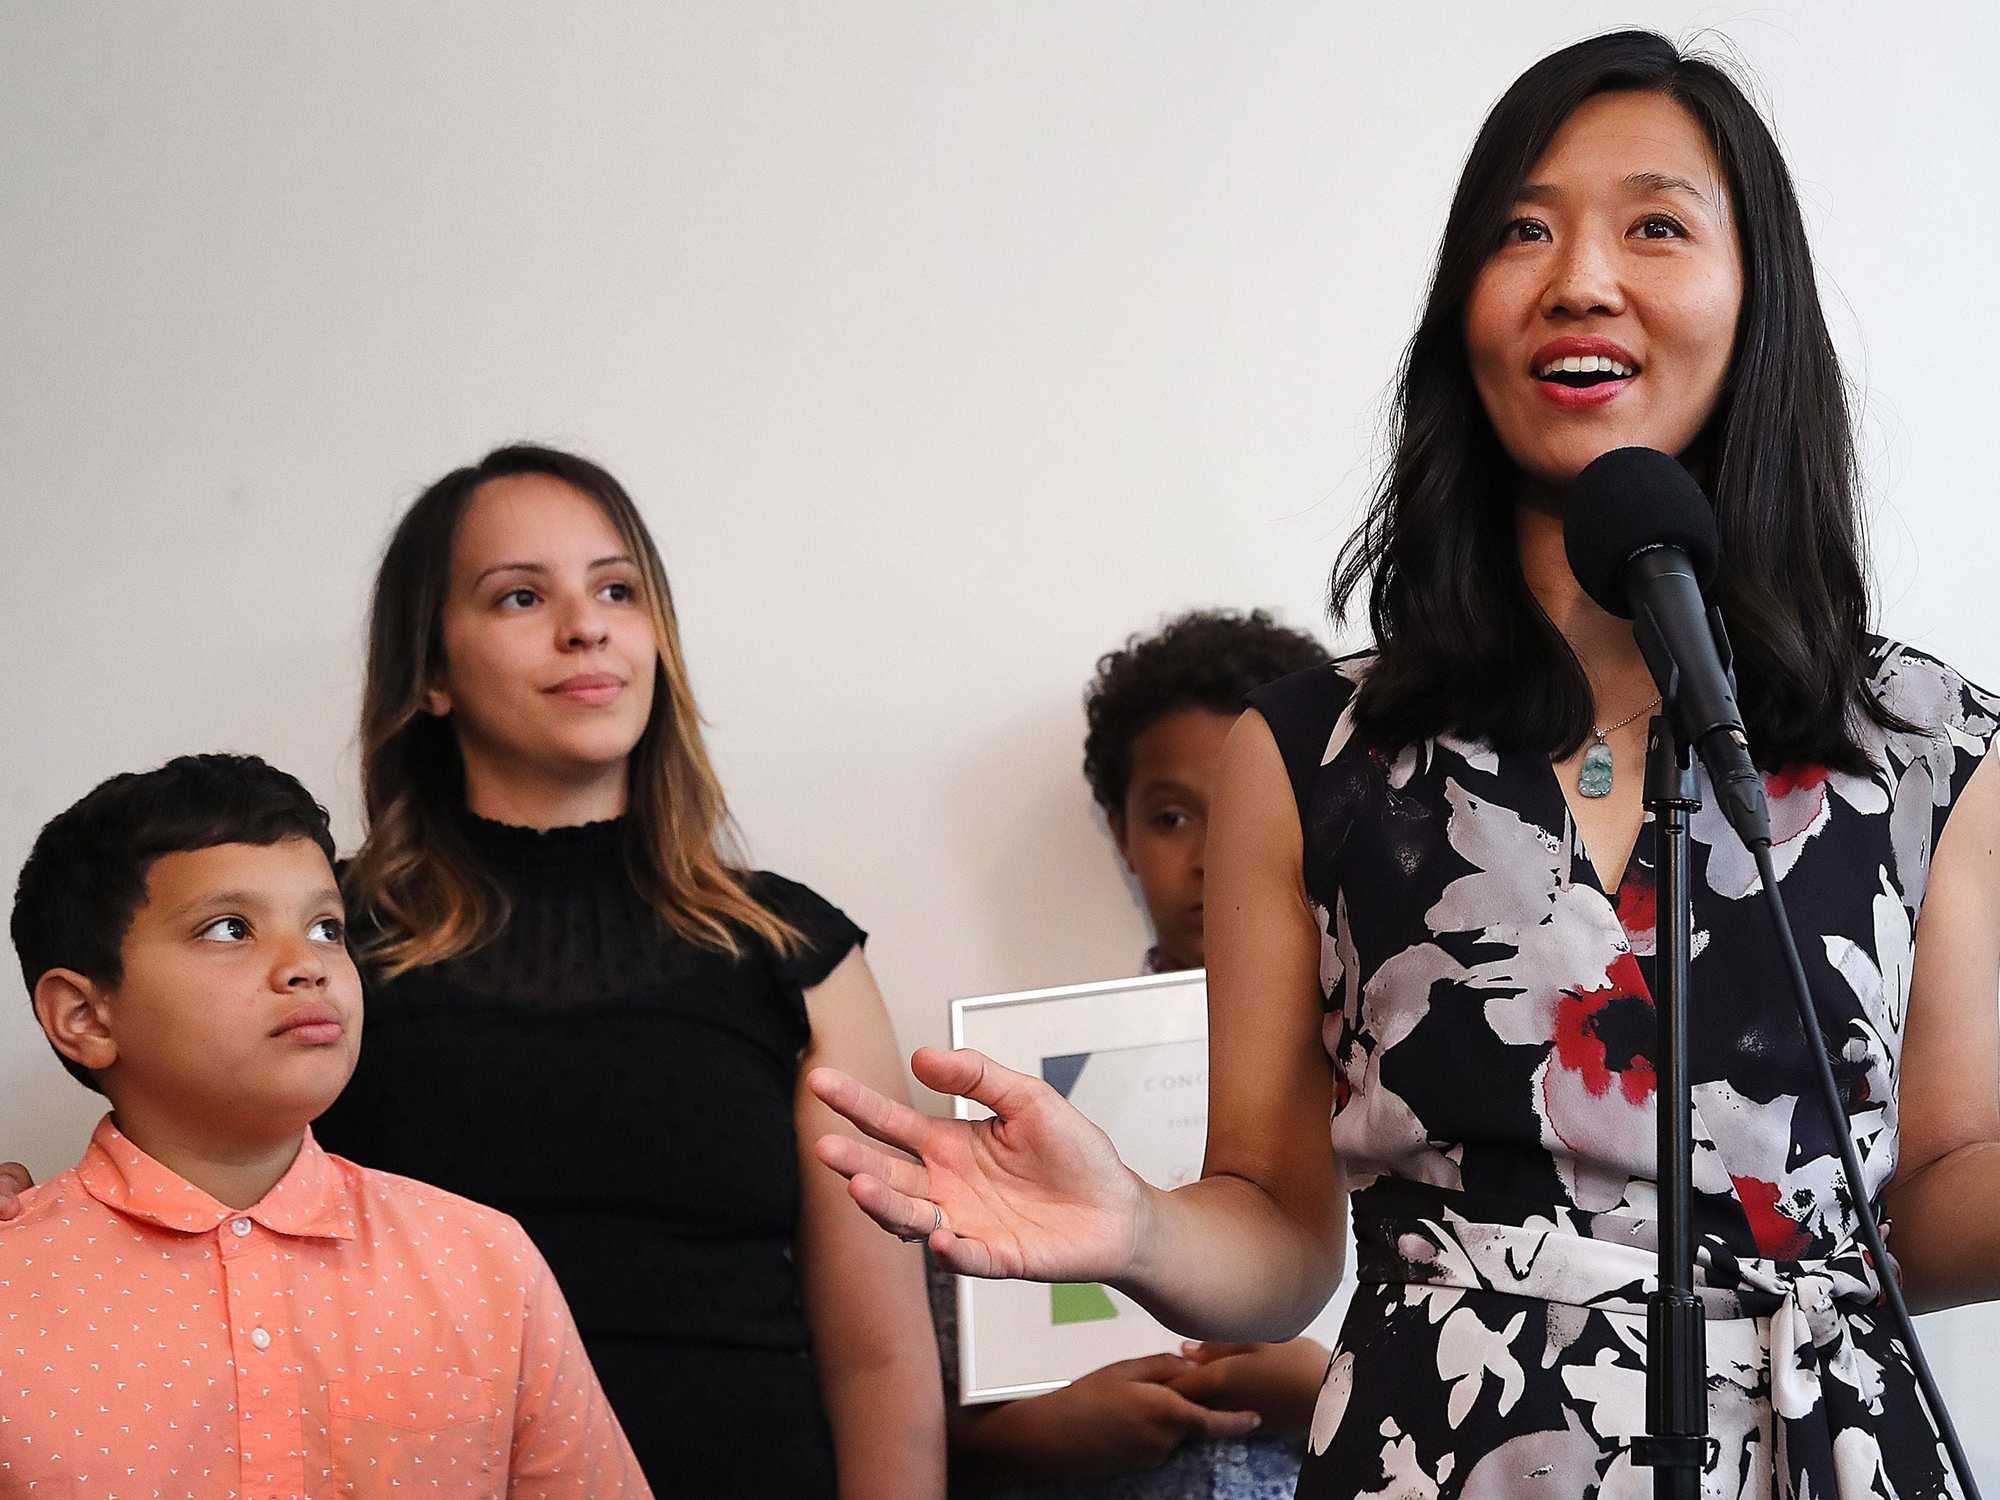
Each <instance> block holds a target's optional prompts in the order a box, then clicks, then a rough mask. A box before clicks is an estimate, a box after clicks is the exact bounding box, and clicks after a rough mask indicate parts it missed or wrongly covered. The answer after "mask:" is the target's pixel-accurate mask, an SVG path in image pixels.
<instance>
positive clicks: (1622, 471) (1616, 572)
mask: <svg viewBox="0 0 2000 1500" xmlns="http://www.w3.org/2000/svg"><path fill="white" fill-rule="evenodd" d="M1648 547H1677V548H1679V549H1680V550H1681V551H1682V552H1685V553H1686V554H1687V555H1688V560H1689V561H1690V562H1692V563H1693V564H1694V571H1695V579H1696V581H1697V582H1699V583H1700V584H1701V586H1702V588H1703V589H1704V590H1706V589H1707V588H1708V585H1709V583H1710V581H1711V580H1712V579H1713V578H1714V577H1715V559H1716V555H1717V554H1718V553H1719V552H1720V551H1721V550H1722V541H1721V537H1720V536H1719V535H1718V534H1717V532H1716V528H1715V508H1714V507H1713V506H1712V505H1710V504H1709V503H1708V496H1707V495H1705V494H1703V493H1702V489H1701V486H1700V485H1699V484H1697V483H1696V482H1695V477H1694V475H1692V474H1690V473H1688V471H1687V470H1686V469H1684V468H1682V467H1681V466H1680V464H1678V463H1677V462H1675V461H1674V460H1673V459H1672V458H1669V457H1668V456H1667V455H1666V454H1664V453H1661V452H1659V451H1658V450H1657V449H1654V448H1613V449H1612V450H1611V451H1610V452H1609V453H1606V454H1604V455H1603V456H1602V457H1601V458H1596V459H1593V460H1592V461H1591V462H1590V463H1588V464H1586V465H1585V466H1584V470H1583V472H1582V473H1581V474H1579V475H1577V476H1576V484H1575V485H1574V486H1573V487H1572V488H1571V490H1570V494H1569V503H1568V506H1567V507H1566V508H1565V510H1564V512H1563V549H1564V551H1566V552H1567V553H1568V554H1569V570H1570V572H1572V573H1574V574H1575V575H1576V581H1577V582H1578V583H1580V584H1582V585H1583V591H1584V592H1585V593H1586V594H1588V595H1590V597H1591V598H1593V599H1595V600H1596V601H1597V602H1598V603H1599V604H1600V605H1602V606H1603V607H1604V608H1605V609H1607V610H1609V611H1611V613H1612V614H1614V615H1619V616H1622V617H1625V618H1630V617H1631V614H1632V607H1631V605H1630V604H1629V603H1628V602H1627V601H1626V598H1625V583H1624V577H1623V574H1624V568H1625V563H1626V561H1627V560H1628V559H1629V558H1630V557H1631V556H1632V555H1633V554H1634V553H1635V552H1643V551H1645V550H1646V549H1647V548H1648Z"/></svg>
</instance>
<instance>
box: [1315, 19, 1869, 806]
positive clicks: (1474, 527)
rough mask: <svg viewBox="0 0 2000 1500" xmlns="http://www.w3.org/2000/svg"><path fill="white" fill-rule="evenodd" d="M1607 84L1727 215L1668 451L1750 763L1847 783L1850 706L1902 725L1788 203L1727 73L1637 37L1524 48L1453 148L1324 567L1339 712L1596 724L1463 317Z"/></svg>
mask: <svg viewBox="0 0 2000 1500" xmlns="http://www.w3.org/2000/svg"><path fill="white" fill-rule="evenodd" d="M1616 90H1639V91H1649V92H1653V93H1659V94H1664V95H1665V96H1666V97H1668V98H1670V99H1672V100H1674V101H1675V102H1676V103H1678V104H1679V105H1681V106H1682V108H1684V109H1686V110H1687V111H1688V113H1689V114H1690V115H1692V116H1693V117H1694V119H1695V120H1696V121H1697V122H1698V123H1699V124H1700V126H1701V128H1702V130H1703V131H1704V133H1705V134H1706V135H1707V137H1708V141H1709V144H1710V146H1711V147H1712V148H1713V149H1714V151H1715V154H1716V157H1717V160H1718V161H1719V162H1720V164H1721V167H1722V170H1723V173H1724V175H1725V177H1726V180H1727V181H1728V184H1729V192H1730V197H1731V199H1732V200H1733V202H1734V204H1735V212H1736V221H1737V226H1738V233H1739V235H1740V237H1741V247H1742V260H1743V307H1742V312H1741V315H1740V318H1739V321H1738V324H1737V329H1736V352H1735V359H1734V361H1733V363H1732V365H1731V368H1730V372H1729V376H1728V378H1727V380H1726V381H1725V383H1724V386H1723V391H1722V395H1721V398H1720V400H1719V401H1718V403H1717V406H1716V410H1715V412H1714V413H1713V415H1712V416H1711V417H1710V419H1709V421H1708V424H1707V426H1706V428H1705V429H1704V431H1703V432H1702V434H1701V436H1700V437H1699V438H1698V439H1697V440H1696V442H1695V445H1694V448H1693V450H1692V451H1691V452H1690V453H1689V454H1687V455H1685V457H1686V459H1687V461H1688V462H1689V464H1690V466H1691V467H1693V468H1694V470H1695V472H1696V474H1697V477H1699V478H1700V479H1701V480H1702V481H1703V484H1704V487H1705V488H1706V489H1707V490H1708V493H1709V495H1710V497H1711V498H1712V500H1713V501H1714V504H1715V513H1716V521H1717V524H1718V526H1719V529H1720V531H1721V534H1722V566H1721V569H1720V572H1719V574H1718V577H1717V580H1716V584H1715V587H1714V589H1713V591H1712V592H1711V595H1710V597H1711V599H1712V600H1713V601H1714V602H1716V603H1718V604H1720V606H1721V608H1722V612H1723V614H1724V616H1725V617H1726V618H1727V620H1728V622H1729V627H1730V639H1731V642H1732V644H1733V645H1734V646H1735V649H1736V663H1737V674H1738V678H1739V699H1740V703H1741V706H1742V709H1743V716H1744V721H1745V725H1746V727H1747V728H1748V730H1749V732H1750V740H1751V743H1752V745H1753V746H1755V747H1756V751H1757V756H1758V759H1759V760H1760V761H1761V762H1762V763H1764V764H1765V765H1766V766H1769V767H1775V766H1780V765H1786V764H1794V763H1809V764H1818V765H1825V766H1832V767H1837V768H1839V769H1843V770H1849V771H1862V770H1865V769H1866V768H1867V766H1868V764H1869V762H1868V757H1867V755H1866V754H1865V752H1864V751H1863V750H1862V748H1861V745H1860V743H1859V741H1858V739H1857V737H1856V733H1855V730H1856V726H1857V722H1858V721H1857V719H1856V718H1855V715H1857V714H1861V715H1867V716H1868V717H1870V718H1872V719H1874V720H1875V721H1876V722H1877V723H1880V724H1883V725H1886V726H1888V727H1891V728H1903V727H1907V726H1904V725H1902V724H1901V723H1900V721H1898V720H1896V719H1895V718H1894V717H1893V716H1891V715H1889V714H1887V713H1886V711H1885V710H1883V708H1882V707H1881V706H1880V705H1879V704H1878V703H1877V702H1876V700H1875V697H1874V695H1873V694H1872V693H1871V692H1870V691H1869V690H1868V685H1867V674H1866V646H1865V641H1864V632H1865V630H1866V628H1867V624H1868V596H1867V582H1866V572H1865V567H1864V562H1863V547H1864V543H1863V535H1862V522H1861V515H1860V506H1859V488H1860V485H1859V476H1858V472H1857V466H1856V462H1855V455H1854V437H1853V429H1852V425H1851V423H1850V420H1849V415H1848V407H1847V393H1846V387H1845V385H1844V383H1843V381H1842V378H1841V373H1840V365H1839V362H1838V360H1837V359H1836V357H1835V355H1834V349H1833V340H1832V339H1831V337H1830V336H1829V335H1828V333H1827V328H1826V319H1825V316H1824V315H1823V314H1822V312H1821V310H1820V304H1819V291H1818V288H1817V286H1816V284H1815V282H1814V279H1813V266H1812V255H1811V251H1810V250H1809V248H1808V247H1807V244H1806V232H1805V223H1804V220H1803V219H1802V217H1801V215H1800V213H1799V204H1798V197H1797V194H1796V193H1795V192H1794V190H1793V187H1792V179H1791V174H1790V172H1789V171H1788V170H1787V169H1786V166H1785V161H1784V157H1783V155H1782V154H1781V153H1780V152H1779V150H1778V144H1777V142H1776V141H1775V140H1774V139H1773V138H1772V136H1771V132H1770V130H1769V129H1768V128H1767V127H1766V126H1765V124H1764V121H1763V120H1762V119H1761V118H1760V117H1759V116H1758V114H1757V111H1756V109H1755V108H1754V107H1753V106H1752V105H1751V103H1750V101H1749V100H1748V99H1746V98H1745V97H1744V95H1743V91H1742V90H1741V89H1740V88H1738V87H1737V85H1736V83H1735V82H1734V81H1733V80H1732V79H1731V78H1730V76H1729V75H1728V74H1727V73H1726V72H1724V71H1723V70H1722V69H1721V68H1719V67H1717V66H1716V65H1715V64H1714V63H1712V62H1709V61H1707V60H1705V59H1703V58H1701V57H1697V56H1683V55H1682V54H1681V53H1680V52H1678V51H1677V50H1676V49H1675V48H1674V46H1673V44H1672V43H1670V42H1668V41H1667V40H1666V39H1665V38H1664V37H1661V36H1658V35H1655V34H1654V33H1652V32H1648V31H1621V32H1616V33H1614V34H1611V35H1608V36H1600V37H1595V38H1592V39H1591V40H1589V41H1586V42H1579V43H1577V44H1576V45H1575V46H1572V47H1565V48H1564V49H1563V50H1562V51H1560V52H1557V53H1554V54H1553V55H1551V56H1549V57H1545V58H1543V59H1542V60H1541V61H1540V62H1538V63H1536V64H1535V65H1534V66H1533V67H1532V68H1530V69H1528V71H1527V72H1525V73H1523V74H1522V75H1521V76H1520V78H1518V79H1517V80H1515V82H1514V85H1513V87H1511V88H1510V89H1508V90H1507V92H1506V94H1505V95H1504V96H1503V97H1502V98H1501V100H1500V102H1499V103H1498V104H1496V105H1495V106H1494V107H1493V111H1492V113H1491V114H1489V115H1488V116H1487V117H1486V123H1485V124H1484V125H1483V126H1481V128H1480V131H1479V137H1478V139H1477V140H1476V141H1474V142H1473V146H1472V153H1471V155H1470V156H1468V157H1467V158H1466V163H1465V170H1464V172H1463V173H1461V174H1460V176H1459V180H1458V191H1457V192H1456V194H1455V195H1454V196H1453V198H1452V204H1451V214H1450V217H1449V218H1448V219H1447V220H1446V223H1445V230H1444V239H1443V241H1442V243H1441V244H1440V246H1439V248H1438V260H1437V269H1436V271H1435V272H1434V274H1433V276H1432V278H1431V288H1430V296H1429V298H1428V300H1427V301H1426V303H1425V306H1424V313H1423V320H1422V322H1421V323H1420V325H1419V326H1418V328H1417V331H1416V334H1415V335H1414V336H1413V337H1412V338H1411V340H1410V344H1409V348H1408V351H1407V352H1406V354H1405V356H1404V360H1403V367H1402V371H1401V375H1400V378H1399V381H1398V385H1397V392H1396V401H1395V416H1394V428H1393V442H1394V452H1393V457H1392V458H1391V460H1390V464H1389V467H1388V469H1387V472H1386V473H1385V474H1384V476H1383V478H1382V480H1381V483H1380V484H1379V485H1378V487H1377V489H1376V492H1375V496H1374V499H1373V502H1372V503H1371V505H1370V507H1369V510H1368V514H1367V516H1366V517H1365V519H1364V520H1363V521H1362V523H1361V525H1360V526H1359V527H1358V528H1357V529H1356V531H1355V532H1354V534H1353V535H1352V536H1350V537H1349V538H1348V540H1347V542H1346V544H1345V545H1344V546H1343V547H1342V548H1341V551H1340V556H1339V558H1338V560H1337V561H1336V563H1335V566H1334V573H1333V581H1332V586H1331V589H1330V604H1331V608H1332V613H1333V616H1334V618H1335V620H1337V621H1342V622H1344V621H1345V620H1346V619H1347V616H1348V613H1349V610H1350V606H1351V604H1352V602H1353V600H1354V597H1355V595H1356V593H1357V592H1358V591H1359V590H1360V588H1361V586H1362V584H1363V583H1364V582H1370V587H1369V591H1368V618H1369V622H1370V624H1371V625H1372V626H1373V628H1374V633H1375V643H1376V648H1377V651H1378V653H1379V654H1378V657H1377V660H1376V662H1375V664H1374V666H1373V667H1372V669H1371V670H1370V672H1369V675H1368V677H1367V680H1366V682H1365V684H1364V686H1363V688H1362V690H1361V693H1360V697H1359V701H1358V702H1357V705H1356V714H1357V718H1358V720H1359V722H1360V724H1361V725H1362V727H1363V728H1364V729H1366V730H1367V731H1368V733H1369V734H1370V735H1371V736H1374V737H1378V738H1381V739H1383V740H1385V741H1387V742H1391V743H1407V742H1409V741H1412V740H1418V739H1424V738H1427V737H1430V736H1433V735H1436V734H1438V733H1440V732H1443V731H1445V730H1450V731H1453V732H1456V733H1459V734H1463V735H1466V736H1468V737H1472V738H1478V739H1484V740H1488V741H1490V742H1491V743H1493V744H1495V745H1498V746H1502V747H1506V748H1511V749H1525V750H1535V751H1543V752H1547V753H1548V754H1551V755H1554V756H1558V757H1561V756H1564V755H1567V754H1569V753H1571V752H1572V751H1574V750H1575V749H1576V748H1577V747H1578V746H1579V745H1581V744H1582V743H1583V741H1584V740H1585V738H1586V737H1587V736H1588V735H1589V733H1590V731H1591V729H1592V727H1593V722H1592V713H1593V708H1592V702H1591V694H1590V687H1589V683H1588V682H1587V680H1586V679H1585V677H1584V673H1583V667H1582V665H1581V663H1580V662H1579V661H1578V660H1577V658H1576V655H1575V653H1574V652H1573V651H1572V650H1571V649H1570V647H1569V644H1568V642H1566V641H1565V640H1564V639H1563V637H1562V635H1561V634H1560V633H1559V632H1558V631H1557V630H1556V628H1555V626H1554V624H1553V623H1551V621H1550V620H1549V618H1548V616H1547V615H1546V614H1545V613H1544V612H1543V611H1542V609H1541V607H1540V606H1539V605H1538V604H1537V602H1536V601H1535V598H1534V596H1533V594H1532V593H1531V592H1530V591H1529V589H1528V586H1527V583H1526V580H1525V579H1524V578H1523V576H1522V572H1521V565H1520V555H1519V550H1518V544H1517V542H1516V538H1515V530H1514V525H1515V522H1514V507H1515V502H1516V498H1517V494H1516V486H1517V483H1518V473H1517V471H1516V469H1515V467H1514V464H1513V462H1512V460H1511V459H1509V458H1508V456H1507V454H1506V453H1505V451H1504V450H1503V449H1502V448H1501V445H1500V440H1499V438H1498V436H1497V435H1496V434H1495V432H1494V430H1493V424H1492V423H1491V421H1489V420H1488V418H1487V415H1486V412H1485V409H1484V407H1483V406H1482V405H1481V404H1480V400H1479V393H1478V391H1477V389H1476V388H1475V387H1474V385H1473V380H1472V371H1471V368H1470V365H1469V364H1468V361H1467V356H1466V348H1465V312H1466V302H1467V299H1468V298H1469V296H1470V295H1471V292H1472V287H1473V283H1474V281H1475V280H1476V279H1477V277H1478V275H1479V273H1480V270H1481V269H1482V268H1483V267H1484V265H1485V264H1486V261H1487V259H1488V257H1489V256H1490V255H1491V254H1492V252H1493V250H1494V248H1495V247H1496V245H1497V244H1498V242H1499V236H1500V233H1501V229H1502V227H1503V225H1504V224H1505V223H1506V220H1507V217H1508V215H1509V212H1510V210H1511V209H1512V206H1513V204H1514V202H1515V199H1516V196H1517V194H1518V193H1519V191H1520V189H1521V186H1522V184H1523V183H1525V182H1526V180H1527V176H1528V173H1529V172H1530V171H1531V170H1532V169H1533V167H1534V164H1535V162H1536V161H1538V160H1539V159H1540V158H1541V156H1542V153H1543V152H1544V151H1546V150H1547V149H1548V146H1549V142H1550V141H1551V140H1552V139H1553V138H1554V136H1555V134H1556V132H1557V130H1558V129H1559V128H1560V127H1561V125H1562V123H1563V121H1564V120H1566V119H1567V118H1568V117H1569V115H1570V114H1571V112H1572V111H1574V110H1575V109H1576V108H1577V106H1578V105H1580V104H1582V103H1583V102H1584V101H1585V100H1586V99H1589V98H1591V97H1592V96H1594V95H1597V94H1602V93H1608V92H1612V91H1616ZM1371 580H1372V581H1371Z"/></svg>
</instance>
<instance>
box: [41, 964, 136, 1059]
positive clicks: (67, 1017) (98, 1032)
mask: <svg viewBox="0 0 2000 1500" xmlns="http://www.w3.org/2000/svg"><path fill="white" fill-rule="evenodd" d="M104 1000H105V994H104V991H103V989H101V988H100V987H99V986H98V984H97V983H96V981H95V980H93V979H91V978H90V977H89V976H87V975H84V974H79V973H77V971H76V970H74V969H51V970H49V971H48V973H46V974H44V975H43V976H42V977H41V978H40V979H39V980H37V981H36V982H35V1019H36V1020H37V1021H40V1022H41V1023H42V1031H43V1034H44V1035H46V1036H47V1037H48V1039H49V1045H50V1046H52V1047H54V1048H55V1049H56V1051H58V1052H60V1053H61V1054H62V1055H63V1056H64V1057H66V1058H68V1059H69V1060H70V1061H71V1062H74V1063H80V1064H82V1065H83V1066H84V1067H86V1068H90V1069H93V1070H95V1069H99V1068H108V1067H110V1066H111V1065H112V1064H113V1063H115V1062H116V1061H118V1043H117V1042H116V1041H115V1040H114V1039H113V1038H112V1035H111V1032H110V1030H109V1028H107V1027H106V1026H105V1024H104V1016H103V1008H104Z"/></svg>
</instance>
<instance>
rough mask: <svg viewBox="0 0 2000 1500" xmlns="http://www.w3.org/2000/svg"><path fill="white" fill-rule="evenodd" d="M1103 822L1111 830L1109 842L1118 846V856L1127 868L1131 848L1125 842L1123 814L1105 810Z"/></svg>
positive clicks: (1129, 863)
mask: <svg viewBox="0 0 2000 1500" xmlns="http://www.w3.org/2000/svg"><path fill="white" fill-rule="evenodd" d="M1104 822H1105V824H1106V826H1107V827H1109V828H1110V830H1111V842H1112V843H1114V844H1116V845H1117V846H1118V857H1119V858H1120V859H1122V860H1124V861H1125V863H1126V866H1127V867H1128V868H1129V867H1130V865H1131V863H1132V850H1131V848H1130V846H1129V845H1127V843H1126V842H1125V833H1126V825H1125V814H1124V813H1123V812H1122V811H1120V812H1107V813H1105V815H1104Z"/></svg>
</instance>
